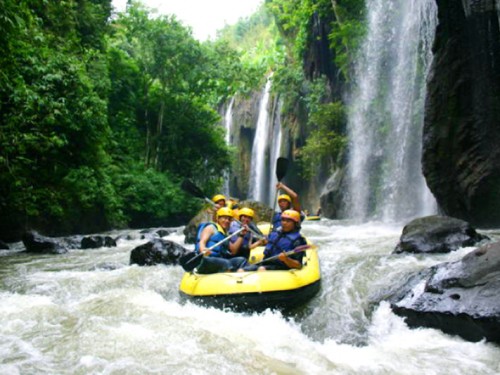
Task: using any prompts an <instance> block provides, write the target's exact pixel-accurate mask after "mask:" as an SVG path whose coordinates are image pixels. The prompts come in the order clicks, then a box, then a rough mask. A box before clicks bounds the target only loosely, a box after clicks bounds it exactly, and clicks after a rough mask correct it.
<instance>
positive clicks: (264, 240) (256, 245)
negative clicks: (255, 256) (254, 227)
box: [250, 238, 267, 250]
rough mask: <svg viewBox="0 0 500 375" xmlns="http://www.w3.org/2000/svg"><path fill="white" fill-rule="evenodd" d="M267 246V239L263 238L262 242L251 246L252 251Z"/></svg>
mask: <svg viewBox="0 0 500 375" xmlns="http://www.w3.org/2000/svg"><path fill="white" fill-rule="evenodd" d="M265 245H267V239H266V238H261V239H260V240H257V241H255V242H254V243H252V244H251V245H250V250H252V249H255V248H256V247H259V246H265Z"/></svg>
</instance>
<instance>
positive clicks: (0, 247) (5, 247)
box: [0, 240, 9, 250]
mask: <svg viewBox="0 0 500 375" xmlns="http://www.w3.org/2000/svg"><path fill="white" fill-rule="evenodd" d="M0 250H9V245H7V244H6V243H5V242H3V241H2V240H0Z"/></svg>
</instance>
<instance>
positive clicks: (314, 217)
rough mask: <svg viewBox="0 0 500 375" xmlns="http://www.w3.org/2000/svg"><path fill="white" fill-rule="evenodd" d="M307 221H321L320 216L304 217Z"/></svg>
mask: <svg viewBox="0 0 500 375" xmlns="http://www.w3.org/2000/svg"><path fill="white" fill-rule="evenodd" d="M306 220H307V221H318V220H321V216H306Z"/></svg>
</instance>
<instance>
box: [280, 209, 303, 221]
mask: <svg viewBox="0 0 500 375" xmlns="http://www.w3.org/2000/svg"><path fill="white" fill-rule="evenodd" d="M281 218H282V219H290V220H293V221H295V222H296V223H297V224H299V223H300V213H298V212H297V211H295V210H285V211H283V212H282V213H281Z"/></svg>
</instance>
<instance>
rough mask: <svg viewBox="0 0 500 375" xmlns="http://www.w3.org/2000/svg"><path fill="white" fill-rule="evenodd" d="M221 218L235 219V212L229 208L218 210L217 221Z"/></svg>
mask: <svg viewBox="0 0 500 375" xmlns="http://www.w3.org/2000/svg"><path fill="white" fill-rule="evenodd" d="M221 216H230V217H233V210H231V209H230V208H229V207H221V208H219V209H218V210H217V219H218V218H219V217H221Z"/></svg>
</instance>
